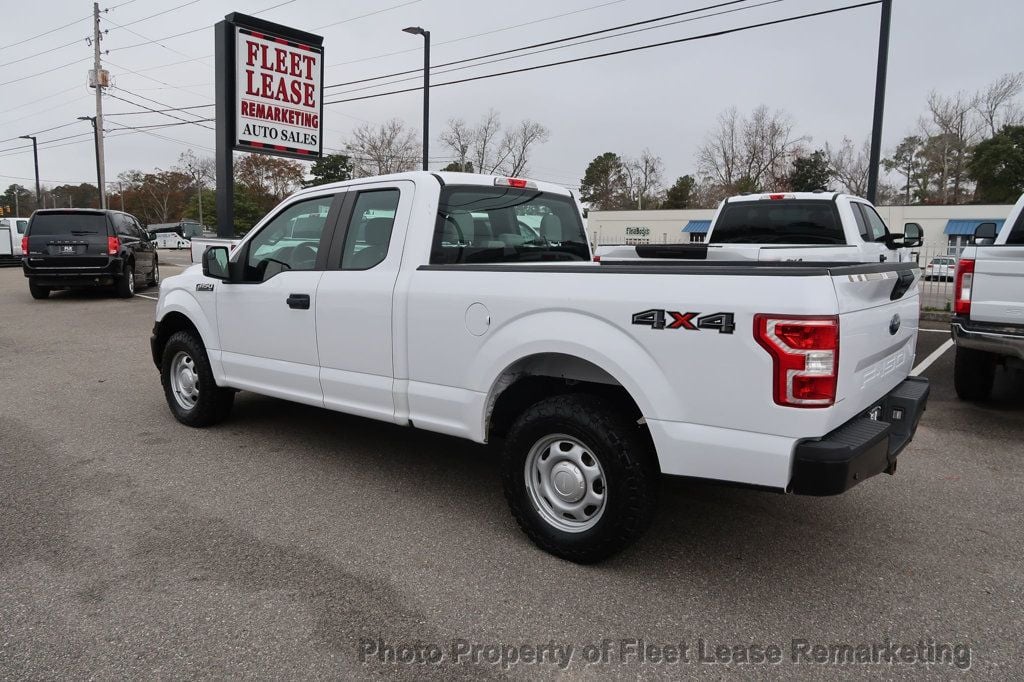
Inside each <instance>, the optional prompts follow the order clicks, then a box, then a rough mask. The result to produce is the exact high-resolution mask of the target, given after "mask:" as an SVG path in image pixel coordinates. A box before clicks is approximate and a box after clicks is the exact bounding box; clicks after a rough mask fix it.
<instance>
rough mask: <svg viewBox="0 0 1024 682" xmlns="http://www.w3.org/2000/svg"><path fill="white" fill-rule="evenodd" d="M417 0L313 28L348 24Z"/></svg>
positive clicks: (411, 3) (318, 29) (319, 28)
mask: <svg viewBox="0 0 1024 682" xmlns="http://www.w3.org/2000/svg"><path fill="white" fill-rule="evenodd" d="M417 2H420V0H409V2H403V3H402V4H400V5H392V6H391V7H384V8H383V9H378V10H374V11H373V12H367V13H366V14H360V15H359V16H357V17H350V18H348V19H342V20H341V21H335V22H334V23H331V24H324V25H323V26H317V27H315V28H314V29H313V30H314V31H322V30H323V29H325V28H331V27H332V26H339V25H341V24H347V23H348V22H350V21H355V20H356V19H365V18H366V17H372V16H373V15H374V14H381V13H383V12H390V11H391V10H393V9H398V8H399V7H405V6H407V5H415V4H416V3H417Z"/></svg>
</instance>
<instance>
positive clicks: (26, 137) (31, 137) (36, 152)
mask: <svg viewBox="0 0 1024 682" xmlns="http://www.w3.org/2000/svg"><path fill="white" fill-rule="evenodd" d="M21 139H23V140H32V159H33V161H35V164H36V208H38V207H39V147H38V146H37V145H36V136H35V135H22V136H21ZM43 208H46V207H45V206H44V207H43Z"/></svg>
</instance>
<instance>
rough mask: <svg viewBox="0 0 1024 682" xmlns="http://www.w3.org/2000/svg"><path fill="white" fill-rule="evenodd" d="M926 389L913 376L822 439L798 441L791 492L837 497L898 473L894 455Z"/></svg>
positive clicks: (909, 432) (910, 432)
mask: <svg viewBox="0 0 1024 682" xmlns="http://www.w3.org/2000/svg"><path fill="white" fill-rule="evenodd" d="M928 390H929V387H928V380H927V379H925V378H922V377H909V378H907V379H905V380H904V381H903V382H902V383H901V384H899V385H898V386H896V388H894V389H893V390H892V391H890V392H889V393H888V394H887V395H885V396H884V397H883V398H882V399H881V400H880V401H879V402H878V403H876V404H875V405H873V406H871V408H869V409H868V410H866V411H865V412H864V413H863V414H861V415H859V416H857V417H855V418H853V419H851V420H850V421H848V422H846V423H845V424H843V425H842V426H840V427H839V428H838V429H836V430H835V431H833V432H832V433H830V434H828V435H827V436H825V437H824V438H821V439H820V440H814V441H804V442H802V443H800V444H799V445H797V446H796V451H795V452H794V455H793V477H792V479H791V481H790V485H789V491H790V492H793V493H795V494H797V495H838V494H839V493H842V492H845V491H847V490H849V489H850V488H852V487H853V486H855V485H857V484H858V483H860V482H861V481H864V480H865V479H868V478H871V477H872V476H875V475H876V474H880V473H882V472H883V471H884V472H886V473H888V474H892V473H895V472H896V458H897V456H898V455H899V454H900V452H901V451H902V450H903V448H905V447H906V446H907V444H908V443H910V441H911V439H913V437H914V432H915V431H916V430H917V425H918V422H920V420H921V415H922V414H924V411H925V407H926V406H927V404H928Z"/></svg>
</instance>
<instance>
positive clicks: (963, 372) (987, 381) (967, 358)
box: [953, 346, 996, 400]
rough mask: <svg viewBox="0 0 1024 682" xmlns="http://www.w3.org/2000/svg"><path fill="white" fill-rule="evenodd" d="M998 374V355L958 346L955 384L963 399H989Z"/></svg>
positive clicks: (954, 365) (954, 375) (955, 361)
mask: <svg viewBox="0 0 1024 682" xmlns="http://www.w3.org/2000/svg"><path fill="white" fill-rule="evenodd" d="M995 376H996V356H995V355H993V354H992V353H986V352H985V351H983V350H975V349H974V348H963V347H960V346H957V349H956V360H954V362H953V384H954V386H956V394H957V395H958V396H959V397H960V399H961V400H988V398H989V396H990V395H991V394H992V383H993V382H994V381H995Z"/></svg>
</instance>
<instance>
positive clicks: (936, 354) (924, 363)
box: [910, 339, 953, 377]
mask: <svg viewBox="0 0 1024 682" xmlns="http://www.w3.org/2000/svg"><path fill="white" fill-rule="evenodd" d="M952 345H953V339H948V340H947V341H946V342H945V343H944V344H942V345H941V346H939V347H938V348H936V349H935V350H934V351H933V352H932V354H931V355H929V356H928V357H926V358H925V359H924V360H922V361H921V363H920V364H919V365H918V366H917V367H915V368H914V369H912V370H910V376H912V377H916V376H917V375H919V374H920V373H921V372H923V371H925V370H926V369H928V368H929V367H931V364H932V363H933V362H935V361H936V360H938V359H939V358H940V357H941V356H942V354H943V353H945V352H946V351H947V350H949V349H950V347H951V346H952Z"/></svg>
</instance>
